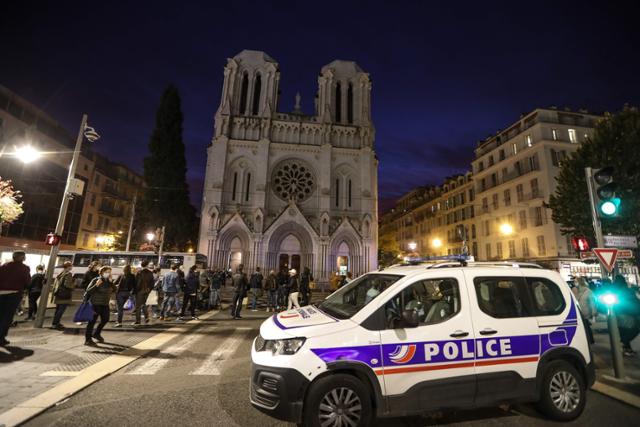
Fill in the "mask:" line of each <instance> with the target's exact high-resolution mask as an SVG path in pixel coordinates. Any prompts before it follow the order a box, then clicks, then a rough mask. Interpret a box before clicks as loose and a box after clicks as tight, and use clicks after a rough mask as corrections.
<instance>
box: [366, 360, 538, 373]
mask: <svg viewBox="0 0 640 427" xmlns="http://www.w3.org/2000/svg"><path fill="white" fill-rule="evenodd" d="M537 361H538V356H533V357H519V358H516V359H494V360H480V361H476V362H473V361H472V362H462V363H449V364H446V365H431V366H406V367H403V368H389V369H385V368H382V369H380V370H377V371H375V373H376V375H391V374H406V373H409V372H425V371H436V370H441V369H455V368H470V367H472V366H491V365H506V364H508V363H527V362H537Z"/></svg>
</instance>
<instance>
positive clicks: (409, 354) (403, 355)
mask: <svg viewBox="0 0 640 427" xmlns="http://www.w3.org/2000/svg"><path fill="white" fill-rule="evenodd" d="M415 354H416V345H415V344H409V345H399V346H396V349H395V350H394V351H393V353H391V354H389V359H390V360H391V361H392V362H393V363H397V364H399V365H400V364H403V363H408V362H410V361H411V359H413V356H414V355H415Z"/></svg>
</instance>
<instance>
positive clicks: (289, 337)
mask: <svg viewBox="0 0 640 427" xmlns="http://www.w3.org/2000/svg"><path fill="white" fill-rule="evenodd" d="M536 267H537V266H532V265H530V266H524V265H514V264H507V265H487V264H485V263H477V264H471V263H469V264H468V265H467V264H466V263H464V262H463V263H462V264H460V263H458V264H455V263H451V262H447V263H435V264H429V265H424V264H420V265H409V266H395V267H392V268H388V269H386V270H382V271H377V272H372V273H368V274H365V275H363V276H361V277H359V278H358V279H356V280H354V281H352V282H351V283H349V284H348V285H346V286H344V287H343V288H341V289H339V290H337V291H336V292H334V293H333V294H331V295H330V296H329V297H327V298H326V299H325V300H324V301H323V302H321V303H320V304H317V305H315V306H308V307H302V308H299V309H294V310H289V311H285V312H282V313H278V314H275V315H274V316H272V317H271V318H269V319H267V320H266V321H265V322H264V323H263V324H262V326H261V327H260V335H259V336H258V337H257V338H256V339H255V341H254V343H253V347H252V353H251V357H252V362H253V363H252V378H251V389H250V400H251V403H252V405H253V406H254V407H255V408H257V409H259V410H261V411H263V412H265V413H267V414H269V415H271V416H273V417H275V418H278V419H281V420H286V421H292V422H295V423H298V424H299V425H305V426H342V425H345V426H368V425H370V424H371V423H372V420H373V419H374V418H375V417H390V416H404V415H414V414H420V413H423V412H425V411H433V410H446V409H458V408H474V407H484V406H497V405H500V404H503V403H515V402H536V403H537V407H538V408H539V410H540V411H541V412H543V413H544V414H545V415H547V416H548V417H550V418H553V419H556V420H563V421H568V420H572V419H575V418H576V417H578V416H579V415H580V413H581V412H582V410H583V408H584V405H585V401H586V397H587V396H586V389H587V388H589V387H590V386H591V385H593V382H594V380H595V370H594V364H593V361H592V357H591V354H590V348H589V343H588V340H587V338H586V333H585V329H584V325H583V322H582V319H581V316H580V315H579V308H578V306H577V303H576V301H575V299H574V298H573V295H572V293H571V291H570V290H569V288H568V286H567V285H566V284H564V282H563V281H562V278H561V277H560V275H559V274H558V273H556V272H553V271H549V270H543V269H541V268H539V267H537V268H536Z"/></svg>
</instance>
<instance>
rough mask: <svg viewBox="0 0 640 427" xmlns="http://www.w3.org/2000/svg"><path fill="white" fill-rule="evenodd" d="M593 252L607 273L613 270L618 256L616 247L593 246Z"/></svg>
mask: <svg viewBox="0 0 640 427" xmlns="http://www.w3.org/2000/svg"><path fill="white" fill-rule="evenodd" d="M593 253H594V254H595V256H596V257H598V259H599V260H600V263H601V264H602V266H603V267H604V268H606V269H607V271H608V272H609V273H611V272H612V271H613V267H614V266H615V265H616V258H618V249H616V248H593Z"/></svg>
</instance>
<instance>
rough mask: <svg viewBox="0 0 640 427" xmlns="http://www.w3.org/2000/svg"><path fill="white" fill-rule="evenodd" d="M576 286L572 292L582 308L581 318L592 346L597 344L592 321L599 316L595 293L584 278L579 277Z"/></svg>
mask: <svg viewBox="0 0 640 427" xmlns="http://www.w3.org/2000/svg"><path fill="white" fill-rule="evenodd" d="M574 283H575V286H574V287H573V289H571V291H572V292H573V293H574V295H575V297H576V299H577V300H578V305H579V306H580V316H581V317H582V322H583V323H584V326H585V329H586V332H587V339H588V340H589V342H590V343H591V344H594V343H595V340H594V338H593V331H592V330H591V320H592V319H593V318H595V316H597V314H598V312H597V309H596V300H595V297H594V296H593V292H591V289H589V283H588V282H587V280H586V279H585V278H584V277H577V278H576V280H575V282H574Z"/></svg>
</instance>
